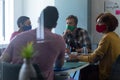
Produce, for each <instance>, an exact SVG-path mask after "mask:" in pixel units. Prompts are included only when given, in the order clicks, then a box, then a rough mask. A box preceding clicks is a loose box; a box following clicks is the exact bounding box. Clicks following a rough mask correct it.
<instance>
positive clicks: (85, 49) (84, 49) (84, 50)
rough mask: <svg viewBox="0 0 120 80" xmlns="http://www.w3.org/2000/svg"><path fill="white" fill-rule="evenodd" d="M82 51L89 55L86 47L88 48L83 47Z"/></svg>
mask: <svg viewBox="0 0 120 80" xmlns="http://www.w3.org/2000/svg"><path fill="white" fill-rule="evenodd" d="M82 49H83V51H82V52H83V54H88V49H87V47H86V46H83V48H82Z"/></svg>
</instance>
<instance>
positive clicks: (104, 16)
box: [96, 13, 119, 32]
mask: <svg viewBox="0 0 120 80" xmlns="http://www.w3.org/2000/svg"><path fill="white" fill-rule="evenodd" d="M98 19H100V23H104V24H106V26H107V27H108V31H110V32H111V31H114V30H115V29H116V27H118V24H119V23H118V19H117V18H116V17H115V16H114V15H113V14H111V13H101V14H99V15H98V17H97V19H96V21H97V20H98Z"/></svg>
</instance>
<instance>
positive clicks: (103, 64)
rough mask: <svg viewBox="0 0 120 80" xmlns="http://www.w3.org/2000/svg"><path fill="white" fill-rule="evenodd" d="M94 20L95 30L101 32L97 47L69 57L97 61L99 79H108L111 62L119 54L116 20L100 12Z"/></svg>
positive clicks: (119, 42)
mask: <svg viewBox="0 0 120 80" xmlns="http://www.w3.org/2000/svg"><path fill="white" fill-rule="evenodd" d="M96 21H97V23H96V31H97V32H99V33H103V37H102V38H101V40H100V42H99V44H98V47H97V49H96V50H95V51H94V52H93V53H91V54H89V55H79V56H76V55H70V59H78V60H79V61H87V62H90V63H94V62H97V61H99V64H98V65H99V80H108V79H109V75H110V72H111V67H112V64H113V63H114V61H115V60H116V59H117V57H118V55H120V37H119V36H118V35H117V34H116V33H115V32H114V30H115V29H116V28H117V26H118V20H117V18H116V17H115V16H114V15H112V14H111V13H102V14H100V15H99V16H98V17H97V19H96Z"/></svg>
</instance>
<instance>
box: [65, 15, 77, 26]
mask: <svg viewBox="0 0 120 80" xmlns="http://www.w3.org/2000/svg"><path fill="white" fill-rule="evenodd" d="M68 19H74V21H75V24H76V25H77V24H78V18H77V16H74V15H69V16H68V17H67V18H66V20H68Z"/></svg>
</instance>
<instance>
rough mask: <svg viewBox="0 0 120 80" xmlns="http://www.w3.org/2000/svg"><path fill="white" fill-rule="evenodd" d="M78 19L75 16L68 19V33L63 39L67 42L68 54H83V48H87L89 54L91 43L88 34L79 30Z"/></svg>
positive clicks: (65, 33) (64, 34)
mask: <svg viewBox="0 0 120 80" xmlns="http://www.w3.org/2000/svg"><path fill="white" fill-rule="evenodd" d="M77 23H78V19H77V17H76V16H74V15H69V16H68V17H67V18H66V24H67V25H66V31H65V32H64V33H63V37H64V39H65V41H66V44H67V48H66V52H67V53H70V52H82V48H83V46H86V47H87V49H88V52H90V51H91V41H90V38H89V36H88V32H87V31H86V30H84V29H82V28H77Z"/></svg>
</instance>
